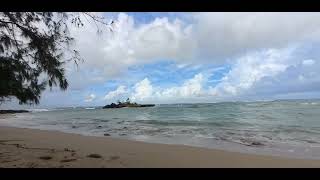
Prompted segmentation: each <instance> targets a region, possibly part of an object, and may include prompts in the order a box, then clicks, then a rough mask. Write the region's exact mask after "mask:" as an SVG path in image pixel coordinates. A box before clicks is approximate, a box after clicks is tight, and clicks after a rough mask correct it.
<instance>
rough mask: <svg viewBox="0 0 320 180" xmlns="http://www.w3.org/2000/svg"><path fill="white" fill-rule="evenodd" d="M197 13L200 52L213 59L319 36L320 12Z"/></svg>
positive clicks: (223, 58)
mask: <svg viewBox="0 0 320 180" xmlns="http://www.w3.org/2000/svg"><path fill="white" fill-rule="evenodd" d="M194 17H195V22H196V25H195V26H194V34H195V38H194V39H195V40H196V41H197V46H198V47H199V49H197V53H199V54H200V56H204V57H206V58H207V59H209V60H210V61H218V60H220V61H221V62H223V61H225V59H230V58H232V57H234V56H237V55H240V56H241V55H242V54H243V53H247V52H250V51H256V50H258V49H269V48H284V47H286V46H288V45H290V43H300V42H303V41H319V38H320V22H319V21H318V19H319V18H320V13H311V12H309V13H308V12H307V13H298V12H296V13H294V12H268V13H266V12H228V13H223V12H212V13H197V14H195V15H194Z"/></svg>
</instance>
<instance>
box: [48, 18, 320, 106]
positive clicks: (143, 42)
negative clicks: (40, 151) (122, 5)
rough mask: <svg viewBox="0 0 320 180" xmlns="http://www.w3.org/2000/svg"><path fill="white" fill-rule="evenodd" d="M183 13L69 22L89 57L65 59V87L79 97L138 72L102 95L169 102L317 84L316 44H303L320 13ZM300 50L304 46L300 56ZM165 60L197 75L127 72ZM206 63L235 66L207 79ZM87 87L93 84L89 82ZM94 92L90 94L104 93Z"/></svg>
mask: <svg viewBox="0 0 320 180" xmlns="http://www.w3.org/2000/svg"><path fill="white" fill-rule="evenodd" d="M100 15H101V13H100ZM186 16H188V18H183V19H182V18H180V17H179V16H178V17H177V18H172V17H171V18H167V17H165V15H163V16H161V17H155V18H154V19H151V20H148V21H145V22H138V21H137V20H136V19H135V17H134V16H132V15H128V14H126V13H119V14H117V15H116V16H114V17H115V19H114V20H115V22H116V23H114V26H113V27H112V29H113V32H110V31H109V30H108V28H106V27H104V26H103V25H99V26H100V29H102V30H103V33H102V34H100V35H98V34H97V28H96V25H95V24H94V23H89V22H87V21H84V23H85V26H84V27H83V28H70V33H71V35H72V36H73V37H74V38H75V39H76V43H75V48H76V49H78V50H79V51H80V53H81V55H82V57H83V58H84V59H85V61H84V63H80V65H79V68H78V69H77V68H74V65H73V64H69V65H67V68H66V73H67V77H68V79H69V84H70V87H69V90H68V93H66V94H72V93H70V92H71V91H79V92H82V93H79V94H77V96H79V97H80V100H79V101H81V102H82V101H83V99H82V97H84V95H86V94H85V93H84V92H87V90H88V88H89V87H96V86H102V85H103V84H105V83H106V82H108V81H109V80H125V79H128V78H131V77H134V76H135V78H133V79H138V78H139V79H141V77H148V78H145V79H143V80H142V81H140V82H134V83H136V84H134V83H131V84H125V85H126V86H118V88H117V89H116V90H114V91H111V92H109V93H108V94H103V95H101V99H104V98H105V99H112V98H116V97H117V96H122V95H124V94H127V95H128V96H130V97H131V98H132V99H134V100H137V101H147V100H150V101H161V100H163V101H162V102H164V103H165V102H166V101H174V100H176V99H188V98H189V100H190V99H191V98H199V99H200V98H202V97H207V99H205V100H215V99H219V98H221V99H223V98H228V97H240V96H246V95H257V96H258V94H272V93H273V94H276V93H285V92H289V91H290V92H292V93H296V92H299V93H300V92H303V91H311V90H314V91H315V90H319V88H318V86H317V83H318V84H319V81H318V80H319V78H320V74H319V73H318V70H317V68H319V67H320V66H319V60H318V58H317V57H318V56H310V54H312V53H313V52H318V51H319V50H318V48H314V49H312V50H304V49H303V48H302V50H301V48H300V47H303V46H304V45H305V44H310V45H311V44H312V43H319V40H320V39H319V38H320V21H319V19H320V13H312V12H309V13H291V12H281V13H279V12H268V13H259V12H257V13H256V12H248V13H247V12H239V13H230V12H228V13H222V12H216V13H190V14H188V15H186ZM300 51H305V53H304V54H299V55H298V56H296V55H297V54H296V53H297V52H300ZM163 60H170V61H172V62H174V63H176V65H177V67H178V68H179V69H181V70H184V69H186V68H188V69H189V70H190V71H191V70H192V71H194V74H196V75H195V76H194V77H193V78H190V77H189V76H188V78H190V79H188V78H185V77H184V78H185V80H184V82H182V83H181V84H180V83H179V84H176V85H172V86H171V87H166V88H164V87H161V86H159V85H158V84H156V83H155V82H151V80H152V74H148V75H145V76H141V75H140V76H138V75H135V74H133V75H130V77H129V76H126V75H127V74H126V72H128V69H129V68H131V67H133V66H139V65H145V64H152V63H155V62H161V61H163ZM207 64H210V65H211V64H214V65H217V64H218V65H221V66H230V71H229V72H227V73H226V74H225V75H224V76H223V77H221V78H217V79H210V80H208V78H207V77H206V76H205V75H204V74H205V73H204V72H202V71H201V67H203V66H206V65H207ZM137 73H138V72H137ZM165 75H166V74H164V75H163V76H165ZM181 78H182V77H181ZM179 82H180V81H179ZM205 85H209V86H211V87H209V88H208V87H207V86H205ZM286 86H287V87H291V88H287V87H286ZM70 90H71V91H70ZM90 92H93V91H91V89H90ZM103 92H105V90H103ZM93 93H95V94H97V93H96V92H93ZM95 94H91V95H92V96H91V95H89V96H88V97H86V99H85V101H86V102H90V101H93V100H94V99H95V98H96V96H99V97H100V95H99V94H97V95H95ZM44 99H46V98H44ZM46 101H49V100H48V99H46ZM190 101H192V102H194V101H193V100H190Z"/></svg>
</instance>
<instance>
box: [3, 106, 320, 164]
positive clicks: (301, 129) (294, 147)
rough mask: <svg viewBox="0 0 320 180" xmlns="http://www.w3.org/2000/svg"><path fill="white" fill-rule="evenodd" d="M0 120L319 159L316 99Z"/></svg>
mask: <svg viewBox="0 0 320 180" xmlns="http://www.w3.org/2000/svg"><path fill="white" fill-rule="evenodd" d="M0 125H7V126H14V127H25V128H35V129H45V130H58V131H63V132H70V133H78V134H84V135H93V136H104V134H105V133H108V134H110V135H111V136H112V137H118V138H125V139H133V140H139V141H147V142H157V143H167V144H185V145H192V146H200V147H208V148H216V149H223V150H228V151H237V152H249V153H255V154H272V155H280V156H288V157H296V158H312V159H320V101H319V100H290V101H289V100H287V101H271V102H224V103H213V104H174V105H157V106H155V107H146V108H121V109H101V107H95V108H93V107H81V108H57V109H48V110H46V109H41V110H34V111H33V112H32V113H21V114H15V115H9V116H8V115H6V116H4V115H3V116H0Z"/></svg>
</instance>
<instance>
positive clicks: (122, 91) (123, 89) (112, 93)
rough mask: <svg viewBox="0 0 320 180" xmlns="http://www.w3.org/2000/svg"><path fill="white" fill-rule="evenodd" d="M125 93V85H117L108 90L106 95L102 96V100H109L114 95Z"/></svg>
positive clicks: (114, 96)
mask: <svg viewBox="0 0 320 180" xmlns="http://www.w3.org/2000/svg"><path fill="white" fill-rule="evenodd" d="M125 93H127V90H126V87H125V86H119V87H118V88H117V89H116V90H114V91H110V92H109V93H108V94H107V95H105V96H104V98H103V99H104V100H110V99H113V98H116V97H119V96H121V95H123V94H125Z"/></svg>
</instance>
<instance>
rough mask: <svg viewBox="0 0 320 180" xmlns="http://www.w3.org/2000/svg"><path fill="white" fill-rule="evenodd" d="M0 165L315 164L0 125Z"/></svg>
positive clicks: (316, 164)
mask: <svg viewBox="0 0 320 180" xmlns="http://www.w3.org/2000/svg"><path fill="white" fill-rule="evenodd" d="M0 137H1V138H0V167H64V168H65V167H69V168H70V167H72V168H73V167H254V168H256V167H320V161H319V160H301V159H285V158H280V157H271V156H260V155H249V154H242V153H234V152H226V151H221V150H213V149H206V148H197V147H189V146H183V145H165V144H153V143H144V142H136V141H129V140H123V139H115V138H111V137H90V136H82V135H76V134H68V133H61V132H56V131H42V130H32V129H22V128H11V127H0Z"/></svg>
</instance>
